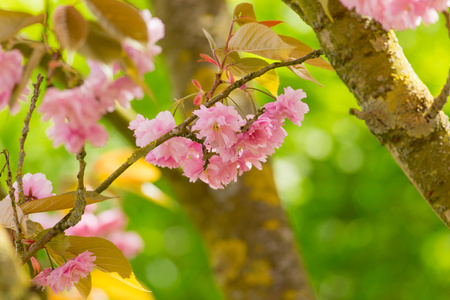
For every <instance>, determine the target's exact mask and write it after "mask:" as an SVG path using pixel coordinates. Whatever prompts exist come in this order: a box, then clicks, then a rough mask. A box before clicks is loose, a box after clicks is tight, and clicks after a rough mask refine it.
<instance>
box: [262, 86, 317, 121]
mask: <svg viewBox="0 0 450 300" xmlns="http://www.w3.org/2000/svg"><path fill="white" fill-rule="evenodd" d="M303 98H306V94H305V92H303V90H301V89H299V90H294V89H292V88H291V87H287V88H285V89H284V94H281V95H280V96H278V97H277V100H276V101H274V102H269V103H267V104H266V105H264V108H265V109H266V112H265V113H264V114H263V115H262V116H264V117H268V118H269V119H275V120H279V121H280V122H284V118H288V119H289V120H291V122H292V123H294V124H295V125H298V126H301V121H303V120H304V118H305V114H306V113H307V112H308V111H309V107H308V105H307V104H306V103H303V102H302V101H301V99H303Z"/></svg>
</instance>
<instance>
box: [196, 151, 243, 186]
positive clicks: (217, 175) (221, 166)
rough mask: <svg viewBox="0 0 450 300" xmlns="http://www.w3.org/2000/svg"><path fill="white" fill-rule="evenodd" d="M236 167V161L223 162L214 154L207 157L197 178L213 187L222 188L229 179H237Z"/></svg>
mask: <svg viewBox="0 0 450 300" xmlns="http://www.w3.org/2000/svg"><path fill="white" fill-rule="evenodd" d="M237 169H238V163H237V162H224V161H223V160H222V159H221V158H220V157H219V156H217V155H214V156H213V157H211V158H210V159H209V164H208V166H207V167H206V170H205V171H203V172H202V173H201V174H200V175H199V178H200V179H201V180H202V181H203V182H205V183H207V184H209V186H210V187H211V188H213V189H222V188H223V187H224V185H227V184H229V183H230V182H231V181H235V182H236V181H237V174H238V171H237Z"/></svg>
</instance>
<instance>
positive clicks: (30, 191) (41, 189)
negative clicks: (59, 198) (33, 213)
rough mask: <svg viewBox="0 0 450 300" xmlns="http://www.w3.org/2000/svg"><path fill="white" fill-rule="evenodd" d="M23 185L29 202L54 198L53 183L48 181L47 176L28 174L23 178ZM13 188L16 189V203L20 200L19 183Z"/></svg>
mask: <svg viewBox="0 0 450 300" xmlns="http://www.w3.org/2000/svg"><path fill="white" fill-rule="evenodd" d="M22 183H23V193H24V195H25V197H26V200H27V201H31V200H36V199H41V198H46V197H50V196H52V195H53V194H52V190H53V186H52V182H51V181H50V180H47V177H45V174H42V173H36V174H31V173H27V174H25V175H24V176H23V178H22ZM13 187H14V189H15V197H16V201H17V200H18V199H19V185H18V183H17V182H14V184H13Z"/></svg>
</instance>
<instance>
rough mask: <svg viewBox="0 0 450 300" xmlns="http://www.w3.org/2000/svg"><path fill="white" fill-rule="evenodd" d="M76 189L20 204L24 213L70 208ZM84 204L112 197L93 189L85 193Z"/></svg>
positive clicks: (72, 204) (73, 204) (73, 202)
mask: <svg viewBox="0 0 450 300" xmlns="http://www.w3.org/2000/svg"><path fill="white" fill-rule="evenodd" d="M76 193H77V192H76V191H72V192H68V193H64V194H60V195H55V196H50V197H47V198H42V199H38V200H33V201H30V202H27V203H25V204H23V205H21V206H20V208H21V209H22V210H23V212H24V214H32V213H38V212H45V211H54V210H62V209H71V208H73V207H74V206H75V197H76ZM85 198H86V204H87V205H89V204H92V203H97V202H102V201H105V200H108V199H111V198H113V197H106V196H102V195H100V194H97V193H96V192H94V191H87V192H86V193H85Z"/></svg>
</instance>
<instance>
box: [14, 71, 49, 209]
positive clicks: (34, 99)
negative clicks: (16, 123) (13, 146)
mask: <svg viewBox="0 0 450 300" xmlns="http://www.w3.org/2000/svg"><path fill="white" fill-rule="evenodd" d="M43 80H44V77H42V75H41V74H38V75H37V78H36V83H35V84H33V86H34V91H33V97H31V102H30V109H29V110H28V113H27V116H26V117H25V120H24V124H23V129H22V135H21V136H20V149H19V163H18V165H17V170H16V181H17V184H18V187H19V188H18V190H19V199H18V202H17V204H18V205H22V204H24V203H25V196H24V193H23V182H22V177H23V173H22V170H23V162H24V160H25V155H26V153H25V140H26V139H27V136H28V132H29V131H30V120H31V116H32V115H33V111H34V109H35V108H36V102H37V100H38V98H39V95H40V93H41V84H42V81H43Z"/></svg>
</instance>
